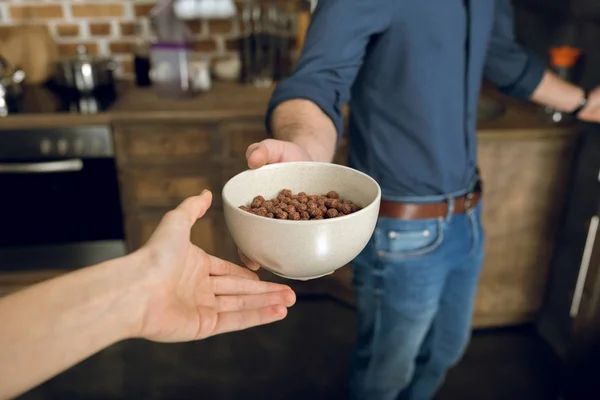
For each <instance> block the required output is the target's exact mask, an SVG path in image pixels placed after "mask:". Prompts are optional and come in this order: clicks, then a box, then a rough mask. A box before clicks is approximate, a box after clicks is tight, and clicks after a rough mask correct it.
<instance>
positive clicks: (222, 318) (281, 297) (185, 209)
mask: <svg viewBox="0 0 600 400" xmlns="http://www.w3.org/2000/svg"><path fill="white" fill-rule="evenodd" d="M211 199H212V196H211V194H210V192H204V193H203V194H202V195H200V196H197V197H192V198H189V199H187V200H186V201H184V202H183V203H182V204H181V205H180V206H179V207H178V208H176V209H175V210H173V211H171V212H169V213H167V215H165V217H164V218H163V220H162V221H161V223H160V225H159V226H158V228H157V230H156V231H155V232H154V234H153V236H152V237H151V238H150V240H149V241H148V243H147V245H146V246H144V248H142V250H141V251H140V252H141V253H142V254H143V255H144V256H143V257H145V258H146V259H150V260H152V261H151V262H149V263H148V265H153V267H152V269H151V270H149V271H148V284H149V285H151V290H150V291H149V292H150V293H151V294H150V296H149V297H148V299H147V301H146V307H145V312H144V322H143V325H142V327H141V336H143V337H145V338H148V339H151V340H154V341H162V342H179V341H187V340H197V339H202V338H206V337H208V336H212V335H216V334H219V333H224V332H229V331H234V330H240V329H245V328H248V327H251V326H256V325H261V324H266V323H270V322H274V321H277V320H280V319H282V318H284V317H285V316H286V314H287V309H286V307H289V306H291V305H293V304H294V302H295V295H294V293H293V292H292V291H291V289H290V288H289V287H287V286H284V285H279V284H275V283H271V282H261V281H260V280H259V279H258V277H257V276H256V274H254V273H253V272H251V271H249V270H247V269H245V268H242V267H239V266H237V265H235V264H232V263H229V262H227V261H224V260H221V259H219V258H217V257H214V256H211V255H209V254H207V253H205V252H204V251H203V250H202V249H200V248H198V247H196V246H195V245H193V244H192V243H190V240H189V236H190V229H191V228H192V226H193V224H194V222H196V220H197V219H198V218H201V217H202V216H203V215H204V213H205V212H206V210H207V209H208V208H209V207H210V203H211Z"/></svg>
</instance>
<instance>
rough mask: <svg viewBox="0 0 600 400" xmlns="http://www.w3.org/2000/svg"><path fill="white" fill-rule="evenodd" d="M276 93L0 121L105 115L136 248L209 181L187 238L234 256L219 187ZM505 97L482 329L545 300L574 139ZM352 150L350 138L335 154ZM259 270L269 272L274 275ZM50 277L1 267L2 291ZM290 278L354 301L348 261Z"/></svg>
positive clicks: (493, 161) (492, 187) (492, 174)
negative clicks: (209, 194) (309, 276)
mask: <svg viewBox="0 0 600 400" xmlns="http://www.w3.org/2000/svg"><path fill="white" fill-rule="evenodd" d="M269 96H270V90H268V89H258V88H254V87H242V86H238V85H233V84H216V85H215V86H214V88H213V90H212V91H211V92H209V93H206V94H203V95H199V96H197V97H194V98H191V99H187V100H180V101H175V100H164V99H159V98H158V97H157V96H156V94H155V93H154V91H153V90H152V89H140V88H129V89H127V90H126V91H125V92H124V93H123V95H122V96H121V98H120V99H119V100H118V101H117V103H116V104H115V105H114V106H113V107H112V109H111V110H110V111H109V112H107V113H104V114H102V115H97V116H89V117H88V116H81V115H78V116H75V115H73V116H70V115H46V116H45V115H39V116H34V117H31V116H27V117H21V116H15V117H8V118H6V119H4V120H1V121H0V130H2V129H11V128H13V129H14V128H34V127H44V126H49V125H64V124H76V125H86V124H93V123H105V124H110V125H111V126H112V130H113V133H114V138H115V145H116V152H117V164H118V170H119V181H120V187H121V196H122V206H123V210H124V215H125V225H126V226H125V230H126V236H127V238H126V239H127V243H128V247H129V249H130V250H135V249H136V248H138V247H140V246H141V245H142V244H143V243H145V241H146V240H147V239H148V237H149V236H150V234H151V233H152V231H153V230H154V228H155V227H156V226H157V224H158V222H159V221H160V218H161V217H162V215H163V214H164V213H165V212H166V211H167V210H169V209H171V208H173V207H174V206H176V205H178V204H179V203H180V202H181V200H183V199H184V198H186V197H188V196H191V195H195V194H197V193H199V192H200V191H201V190H202V189H204V188H209V189H211V190H212V191H213V193H214V200H213V206H212V207H211V209H210V210H209V212H208V213H207V215H206V216H205V217H204V218H203V219H202V220H200V221H198V223H197V224H196V225H195V227H194V229H193V232H192V241H193V242H194V243H195V244H197V245H199V246H201V247H202V248H204V249H205V250H206V251H207V252H209V253H212V254H215V255H218V256H220V257H223V258H226V259H229V260H232V261H237V254H236V247H235V244H234V243H233V241H232V240H231V238H230V236H229V234H228V232H227V228H226V226H225V222H224V217H223V209H222V202H221V197H220V191H221V188H222V187H223V185H224V184H225V182H226V181H227V180H228V179H229V178H230V177H232V176H234V175H235V174H237V173H239V172H241V171H243V170H244V169H246V161H245V151H246V148H247V146H248V145H249V144H251V143H253V142H256V141H259V140H262V139H264V138H266V135H265V131H264V111H265V109H266V104H267V101H268V99H269ZM494 96H495V94H494ZM502 99H503V102H504V103H505V105H506V112H505V114H504V115H503V116H502V117H500V118H499V119H496V120H494V121H492V122H487V123H485V124H481V125H480V127H479V134H478V140H479V160H480V166H481V171H482V174H483V178H484V186H485V189H484V190H485V208H484V209H485V212H484V214H485V215H484V223H485V228H486V232H487V243H486V251H487V258H486V261H485V265H484V269H483V275H482V279H481V284H480V288H479V293H478V297H477V302H476V307H475V322H474V324H475V326H476V327H484V326H503V325H509V324H515V323H521V322H527V321H530V320H532V318H533V316H534V314H535V313H536V312H537V311H538V310H539V308H540V307H541V304H542V302H543V298H544V291H545V287H546V282H547V274H548V269H549V265H550V259H551V257H552V253H553V249H554V246H555V238H556V234H557V229H558V226H559V219H560V217H561V214H562V210H563V203H564V198H565V193H566V190H567V185H568V181H569V178H570V173H571V165H572V159H573V156H574V153H575V150H576V147H577V143H578V135H577V126H561V127H559V126H553V125H550V124H547V123H545V122H544V121H543V120H542V118H541V117H540V111H539V110H538V109H537V108H535V107H533V106H531V105H529V104H523V103H520V102H516V101H512V100H508V99H505V98H502ZM345 160H346V143H345V141H343V143H342V147H341V148H340V150H339V152H338V154H337V155H336V162H337V163H341V164H343V163H345ZM57 273H58V272H57ZM263 274H264V278H265V279H272V280H277V279H278V278H276V277H274V276H273V275H270V274H268V273H266V272H263ZM46 275H47V274H41V275H40V274H37V275H36V274H33V275H25V274H22V275H19V274H12V275H8V274H4V275H2V276H0V292H1V291H2V290H3V289H4V290H8V289H7V288H8V287H9V285H10V289H14V288H16V287H18V286H24V285H27V284H30V283H33V282H34V281H36V280H39V279H40V276H44V277H46ZM35 277H37V278H35ZM288 283H289V282H288ZM293 286H294V288H295V289H296V290H298V292H300V293H311V294H319V295H320V294H327V295H331V296H333V297H334V298H336V299H338V300H340V301H344V302H348V303H350V304H352V303H353V301H354V293H353V290H352V286H351V269H350V268H349V267H344V268H342V269H340V270H339V271H337V272H336V273H335V274H333V275H331V276H330V277H327V278H322V279H319V280H315V281H309V282H297V283H296V282H293Z"/></svg>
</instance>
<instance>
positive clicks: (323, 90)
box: [265, 79, 344, 144]
mask: <svg viewBox="0 0 600 400" xmlns="http://www.w3.org/2000/svg"><path fill="white" fill-rule="evenodd" d="M294 99H304V100H310V101H311V102H313V103H315V104H316V105H317V106H319V108H320V109H321V111H323V112H324V113H325V114H326V115H327V116H328V117H329V118H330V119H331V121H332V122H333V124H334V125H335V129H336V132H337V136H338V144H339V141H340V139H341V137H342V134H343V131H344V120H343V116H342V109H341V107H342V104H341V101H340V96H339V94H338V92H337V91H336V90H335V89H333V88H331V87H330V86H327V85H323V84H322V83H321V82H314V81H313V80H312V79H311V80H303V79H302V80H299V79H288V80H285V81H283V82H281V83H280V84H279V85H277V87H276V88H275V90H274V91H273V95H272V96H271V101H270V102H269V106H268V108H267V114H266V117H265V126H266V129H267V134H268V135H269V136H271V137H272V136H273V132H271V116H272V115H273V111H274V110H275V108H277V106H279V105H280V104H281V103H283V102H285V101H288V100H294Z"/></svg>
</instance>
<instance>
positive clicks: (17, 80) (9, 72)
mask: <svg viewBox="0 0 600 400" xmlns="http://www.w3.org/2000/svg"><path fill="white" fill-rule="evenodd" d="M24 80H25V71H23V70H22V69H21V68H19V67H11V66H10V65H9V63H8V62H7V61H6V59H4V58H2V57H0V117H6V116H7V115H8V113H9V108H10V107H9V104H10V103H11V102H13V101H18V98H19V97H20V96H21V95H22V93H23V88H22V86H21V84H22V83H23V81H24Z"/></svg>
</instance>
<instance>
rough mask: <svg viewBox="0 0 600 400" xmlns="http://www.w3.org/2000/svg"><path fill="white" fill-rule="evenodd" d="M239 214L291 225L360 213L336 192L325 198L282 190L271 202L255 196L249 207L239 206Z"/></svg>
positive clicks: (328, 194)
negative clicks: (292, 222)
mask: <svg viewBox="0 0 600 400" xmlns="http://www.w3.org/2000/svg"><path fill="white" fill-rule="evenodd" d="M239 208H240V210H242V211H246V212H250V213H252V214H255V215H258V216H260V217H266V218H275V219H282V220H283V219H285V220H290V221H310V220H321V219H324V218H338V217H343V216H345V215H350V214H352V213H355V212H357V211H360V209H361V208H360V207H359V206H358V205H356V204H354V203H353V202H351V201H349V200H345V199H341V198H340V196H339V194H338V193H337V192H335V191H333V190H332V191H329V192H327V194H307V193H306V192H300V193H298V194H294V193H293V192H292V191H291V190H290V189H283V190H281V191H280V192H279V194H278V195H277V196H276V197H275V198H272V199H268V200H267V199H265V198H264V197H263V196H260V195H259V196H256V197H255V198H254V199H253V200H252V202H251V203H250V205H249V206H248V205H241V206H240V207H239Z"/></svg>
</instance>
